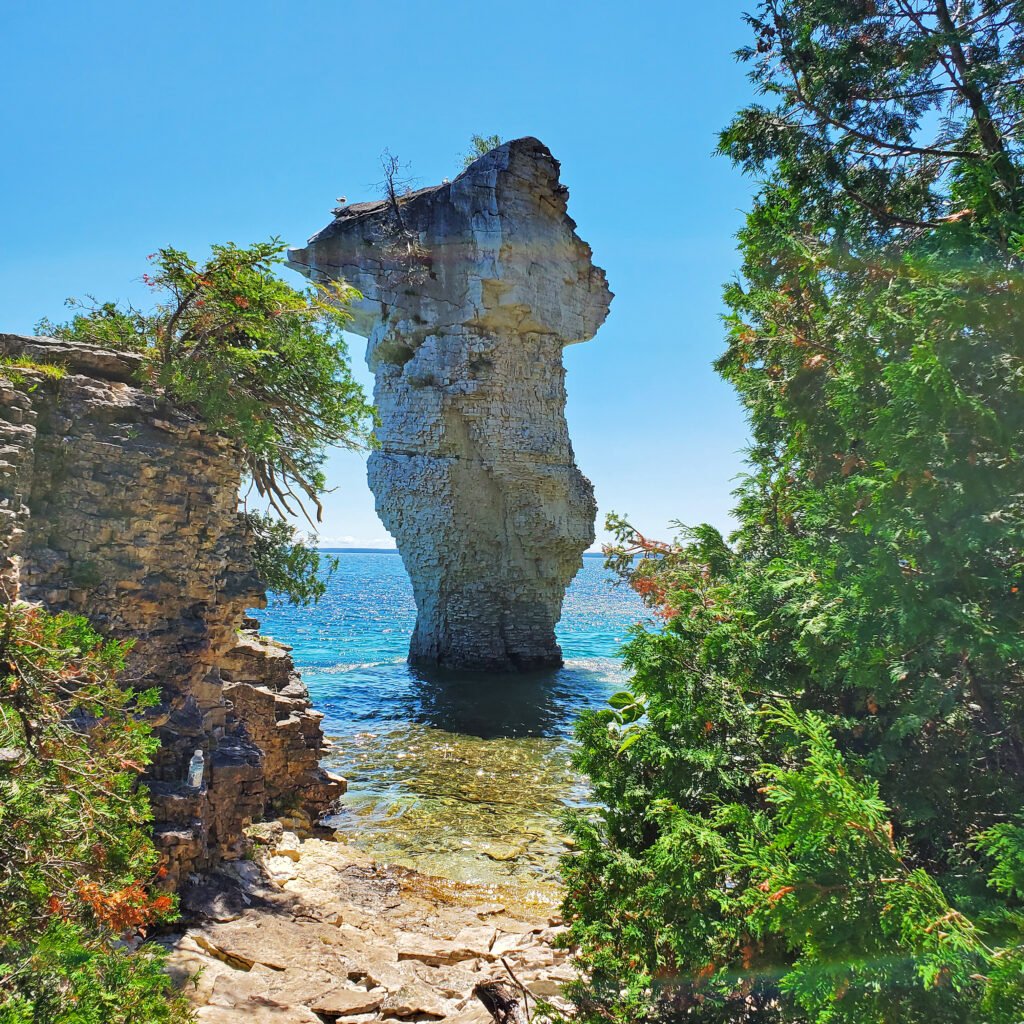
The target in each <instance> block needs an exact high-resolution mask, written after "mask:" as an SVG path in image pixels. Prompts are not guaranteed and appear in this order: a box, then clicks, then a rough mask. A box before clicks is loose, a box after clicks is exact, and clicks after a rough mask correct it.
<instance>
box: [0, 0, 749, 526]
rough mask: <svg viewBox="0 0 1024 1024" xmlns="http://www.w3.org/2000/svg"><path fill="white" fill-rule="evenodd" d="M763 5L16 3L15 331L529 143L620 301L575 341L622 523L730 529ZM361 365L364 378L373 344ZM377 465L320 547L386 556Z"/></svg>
mask: <svg viewBox="0 0 1024 1024" xmlns="http://www.w3.org/2000/svg"><path fill="white" fill-rule="evenodd" d="M751 6H753V0H747V2H745V3H733V2H732V0H719V2H717V3H713V4H704V3H696V2H694V0H682V2H679V0H676V2H665V0H652V2H648V3H644V4H635V5H626V4H622V3H614V4H613V3H605V2H590V3H587V4H583V3H562V4H557V3H551V2H550V0H549V2H546V3H541V2H538V0H520V2H517V3H514V4H494V5H489V4H481V3H479V2H476V3H469V2H465V0H434V2H432V3H429V4H427V3H420V2H413V0H392V2H389V3H380V4H368V3H358V4H357V3H348V2H345V0H335V2H317V0H306V2H304V3H302V4H289V3H284V2H269V0H246V2H244V3H242V2H236V0H230V2H229V0H213V2H210V0H207V2H205V3H198V2H176V3H174V4H170V3H151V4H141V3H138V2H137V0H136V2H124V0H109V2H106V3H103V4H99V3H80V2H74V3H72V2H67V0H50V2H49V3H46V4H42V5H29V4H27V3H17V4H16V3H8V4H5V5H4V8H3V10H2V12H0V94H2V95H3V96H4V98H5V99H4V103H3V107H2V113H0V128H2V138H3V142H4V151H5V153H6V157H5V159H4V160H3V162H2V164H0V224H2V227H3V245H2V247H0V330H6V331H29V330H31V328H32V326H33V324H34V323H35V322H36V321H37V320H38V319H39V318H40V317H41V316H44V315H49V316H51V317H59V316H60V315H61V313H62V302H63V299H64V298H65V296H68V295H78V296H82V295H85V294H86V293H92V294H94V295H96V296H98V297H99V298H101V299H104V300H105V299H108V298H119V299H134V300H136V301H139V302H143V301H144V299H145V296H144V294H143V292H144V289H143V288H142V286H141V285H140V284H139V283H138V277H139V275H140V274H141V273H142V272H143V270H144V269H145V255H146V253H149V252H152V251H153V250H154V249H155V248H157V247H158V246H160V245H166V244H172V245H175V246H177V247H180V248H185V249H188V250H190V251H193V252H194V253H196V254H198V253H200V252H202V251H203V250H204V249H205V247H206V246H207V245H208V244H209V243H210V242H213V241H226V240H232V241H236V242H239V243H247V242H250V241H254V240H256V239H262V238H266V237H268V236H270V235H275V234H276V235H280V236H281V237H282V238H283V239H284V240H286V241H288V242H290V243H292V244H297V243H301V242H302V241H304V240H305V239H306V238H307V237H308V236H309V235H310V234H312V233H313V232H314V231H316V230H318V229H319V228H321V227H322V226H323V225H324V224H325V223H327V221H328V219H329V217H330V209H331V207H332V205H334V199H335V197H336V196H339V195H346V196H347V197H348V198H349V200H350V201H355V200H358V199H362V198H370V197H372V196H374V194H375V193H374V190H373V187H372V183H373V182H376V181H378V180H379V179H380V168H379V155H380V153H381V151H382V150H383V149H384V148H385V147H388V148H390V150H391V151H392V152H394V153H396V154H398V155H399V156H400V157H401V158H402V159H403V160H404V161H409V162H411V164H412V173H413V174H415V175H416V176H417V177H418V179H419V181H420V184H423V185H428V184H433V183H435V182H438V181H440V180H441V179H442V178H444V177H453V176H454V174H455V173H457V171H458V170H459V169H460V165H461V159H460V154H461V153H462V152H464V151H465V149H466V148H467V142H468V139H469V136H470V135H471V134H472V133H474V132H478V133H480V134H483V135H489V134H492V133H497V134H499V135H501V136H502V137H503V138H515V137H518V136H522V135H535V136H537V137H538V138H540V139H541V140H542V141H543V142H545V143H546V144H547V145H548V146H549V147H550V149H551V150H552V152H553V153H554V155H555V156H556V157H557V158H558V159H560V160H561V161H562V180H563V181H564V182H565V183H566V184H567V185H568V187H569V189H570V193H571V195H570V201H569V212H570V214H571V215H572V216H573V217H574V219H575V220H576V221H577V223H578V225H579V232H580V234H581V236H582V237H583V238H585V239H586V240H587V241H588V242H590V243H591V245H592V246H593V249H594V257H595V260H596V262H597V263H598V264H600V265H601V266H603V267H604V268H605V269H606V270H607V272H608V279H609V283H610V285H611V287H612V290H613V291H614V292H615V293H616V298H615V301H614V302H613V304H612V309H611V314H610V316H609V319H608V321H607V323H606V324H605V326H604V327H602V329H601V331H600V332H599V333H598V335H597V337H596V338H595V339H594V340H593V341H591V342H589V343H587V344H584V345H575V346H572V347H570V348H569V349H567V350H566V365H567V367H568V390H569V405H568V416H569V425H570V430H571V433H572V436H573V441H574V445H575V448H576V456H577V462H578V463H579V465H580V467H581V468H582V469H583V471H584V472H585V473H586V474H587V475H588V476H589V477H590V478H591V479H592V480H593V482H594V485H595V488H596V492H597V498H598V503H599V506H600V513H599V515H600V518H601V519H602V520H603V516H604V513H605V512H608V511H611V510H615V511H618V512H622V513H628V514H629V515H630V516H631V518H632V519H633V521H634V522H635V523H636V525H637V526H638V527H640V528H641V529H643V530H644V531H645V532H649V533H651V534H654V535H660V534H664V533H665V532H666V530H667V527H668V523H669V521H670V520H673V519H681V520H684V521H687V522H699V521H702V520H707V521H710V522H713V523H716V524H719V525H723V526H726V525H728V509H729V508H730V506H731V502H732V499H731V495H730V492H731V490H732V488H733V487H734V486H735V483H734V477H735V476H736V474H737V473H738V472H739V471H740V469H741V460H742V455H741V450H742V448H743V446H744V444H745V437H746V429H745V425H744V421H743V416H742V413H741V411H740V409H739V407H738V405H737V403H736V401H735V399H734V397H733V395H732V393H731V391H730V390H729V389H728V388H727V387H726V386H725V385H724V384H722V383H721V382H720V381H718V379H717V378H716V377H715V375H714V373H713V372H712V370H711V367H710V363H711V361H712V359H713V358H714V357H715V356H716V354H717V353H718V352H719V351H720V350H721V348H722V336H723V332H722V327H721V324H720V321H719V317H720V315H721V312H722V304H721V298H720V295H721V285H722V284H723V283H724V282H725V281H726V280H728V279H729V278H730V277H731V276H732V275H733V274H734V273H735V271H736V268H737V267H738V262H739V261H738V257H737V255H736V252H735V239H734V235H735V232H736V230H737V229H738V227H739V226H740V223H741V217H742V211H743V210H744V209H745V208H746V206H747V205H748V202H749V195H750V192H751V187H752V186H751V183H750V182H748V181H745V180H744V179H742V178H741V177H740V175H739V174H738V172H736V171H734V170H733V169H732V168H731V167H730V166H729V164H728V163H727V162H726V161H724V160H722V159H720V158H716V157H714V156H713V155H712V153H713V149H714V145H715V135H716V132H717V131H718V130H719V129H720V128H721V127H723V126H724V124H725V123H726V122H727V121H728V119H729V117H730V115H731V114H732V112H733V111H734V110H735V109H736V108H737V107H738V106H740V105H741V104H743V103H745V102H747V101H748V100H749V99H750V86H749V83H748V82H747V81H746V78H745V76H744V71H743V69H742V68H741V67H739V66H738V65H737V64H736V63H735V62H734V60H733V57H732V53H733V51H734V50H735V49H736V48H737V47H738V46H740V45H742V44H743V43H745V42H746V36H745V32H744V28H743V25H742V22H741V13H742V11H743V10H744V9H747V8H749V7H751ZM295 283H296V284H300V283H302V282H301V279H299V278H297V277H296V278H295ZM352 355H353V358H354V362H355V364H356V369H357V374H358V376H359V377H360V379H361V380H363V381H364V382H365V383H366V384H367V386H369V385H370V383H371V377H370V375H369V373H368V372H367V371H366V370H365V366H364V364H363V362H362V357H363V350H362V342H361V341H360V340H359V339H353V345H352ZM364 473H365V468H364V465H363V462H362V460H361V458H360V457H359V456H356V455H351V454H344V453H339V454H337V455H335V456H332V459H331V462H330V465H329V476H330V479H331V482H332V484H334V485H336V488H337V489H336V491H335V492H334V493H333V494H332V495H330V497H329V499H328V501H327V506H326V507H327V514H326V521H325V523H324V527H323V534H322V536H323V540H324V542H326V543H331V544H342V545H347V544H351V545H355V546H363V545H380V544H390V540H389V538H388V537H387V535H386V533H385V531H384V529H383V527H382V526H381V525H380V523H379V521H378V520H377V518H376V516H375V514H374V511H373V499H372V496H371V495H370V493H369V491H368V489H367V487H366V483H365V475H364Z"/></svg>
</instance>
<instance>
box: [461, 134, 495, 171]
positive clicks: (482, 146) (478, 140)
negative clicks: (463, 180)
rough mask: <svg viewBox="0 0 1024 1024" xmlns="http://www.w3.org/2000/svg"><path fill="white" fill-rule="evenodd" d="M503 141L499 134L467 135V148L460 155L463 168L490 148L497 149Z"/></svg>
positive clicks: (488, 151) (474, 161)
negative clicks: (461, 155)
mask: <svg viewBox="0 0 1024 1024" xmlns="http://www.w3.org/2000/svg"><path fill="white" fill-rule="evenodd" d="M504 141H505V140H504V139H502V137H501V136H500V135H476V134H473V135H471V136H470V137H469V149H468V150H467V151H466V153H465V154H464V155H463V157H462V167H463V170H465V168H467V167H468V166H469V165H470V164H472V163H476V161H477V160H479V159H480V157H482V156H484V155H486V154H487V153H490V151H491V150H492V149H497V147H498V146H500V145H501V144H502V142H504Z"/></svg>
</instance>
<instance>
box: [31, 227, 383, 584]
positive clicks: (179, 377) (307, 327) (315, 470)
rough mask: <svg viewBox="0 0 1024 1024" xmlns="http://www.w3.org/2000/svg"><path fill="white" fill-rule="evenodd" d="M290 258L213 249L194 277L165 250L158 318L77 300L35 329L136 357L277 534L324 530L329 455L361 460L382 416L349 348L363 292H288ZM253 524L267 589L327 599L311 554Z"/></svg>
mask: <svg viewBox="0 0 1024 1024" xmlns="http://www.w3.org/2000/svg"><path fill="white" fill-rule="evenodd" d="M283 251H284V246H283V245H282V244H281V243H280V242H279V241H278V240H277V239H271V240H270V241H268V242H259V243H256V244H254V245H251V246H249V247H248V248H241V247H239V246H236V245H233V244H230V243H229V244H227V245H215V246H213V247H212V254H211V257H210V259H208V260H207V261H206V262H205V263H202V264H200V263H197V262H196V261H195V260H194V259H192V257H190V256H189V255H188V254H187V253H185V252H182V251H180V250H178V249H171V248H166V249H160V250H159V251H158V252H156V253H153V254H152V255H151V256H150V261H151V263H152V272H151V273H147V274H144V275H143V277H142V279H143V281H144V282H145V283H146V284H147V285H148V286H149V287H150V288H152V289H153V291H154V293H155V295H156V296H157V301H156V304H155V306H154V308H153V309H152V310H151V311H150V312H143V311H141V310H138V309H136V308H134V307H132V306H119V305H117V304H116V303H97V302H95V301H92V300H90V302H88V303H80V302H78V301H76V300H74V299H69V300H68V304H69V305H70V306H71V307H72V308H73V309H75V310H76V312H75V314H74V316H73V317H72V318H71V320H70V321H68V322H66V323H63V324H54V323H51V322H50V321H47V320H43V321H42V322H40V323H39V324H38V325H37V328H36V329H37V331H39V332H40V333H44V334H49V335H53V336H54V337H58V338H63V339H65V340H71V341H85V342H89V343H91V344H95V345H101V346H104V347H106V348H115V349H129V350H132V351H136V352H140V353H142V354H143V355H144V356H145V357H146V361H145V370H144V374H145V382H146V383H147V385H148V386H151V387H153V388H154V389H155V390H156V391H157V392H158V393H160V394H161V395H163V396H165V397H166V398H167V399H168V400H170V401H172V402H174V403H175V404H177V405H179V406H181V407H184V408H186V409H189V410H191V411H193V412H194V413H195V414H197V415H198V416H199V417H201V418H202V419H203V420H204V421H205V422H206V424H207V425H208V426H209V427H210V428H211V429H212V430H215V431H218V432H220V433H222V434H224V435H225V436H227V437H229V438H230V439H231V440H232V441H233V442H234V443H235V445H236V448H237V450H238V453H239V457H240V458H241V460H242V462H243V464H244V467H245V471H246V474H247V477H248V479H249V480H250V481H251V482H252V484H253V486H254V487H255V489H256V491H257V492H258V494H259V496H260V498H261V499H262V500H263V501H264V502H265V503H266V505H267V507H268V508H269V509H270V510H271V511H272V512H273V514H274V516H276V517H277V518H278V519H279V520H280V521H281V523H282V524H284V523H286V522H287V521H288V520H289V519H290V518H291V517H294V516H296V515H297V514H299V513H300V512H301V513H304V514H306V517H307V519H310V521H311V522H312V520H311V517H310V516H309V514H308V512H307V506H312V507H313V508H315V510H316V518H317V520H318V521H319V519H320V518H321V515H322V506H321V496H322V494H323V492H324V491H325V489H326V480H325V477H324V473H323V469H322V466H323V463H324V460H325V459H326V457H327V452H328V449H329V448H330V447H332V446H341V447H346V448H352V449H356V448H361V447H365V446H366V445H367V444H369V443H370V437H371V435H370V430H371V428H372V425H373V417H374V413H373V409H372V408H371V407H370V406H369V405H367V403H366V400H365V397H364V395H363V392H362V389H361V388H360V386H359V385H358V384H357V383H356V381H355V380H354V379H353V377H352V374H351V370H350V368H349V363H348V351H347V348H346V346H345V342H344V338H343V336H342V330H343V328H344V326H345V324H346V323H347V322H348V320H349V314H348V313H347V311H346V309H347V306H348V303H349V302H350V301H351V300H352V299H353V298H354V297H357V295H358V293H356V292H355V291H354V290H353V289H350V288H348V287H347V286H344V285H340V284H330V285H323V286H319V287H318V288H315V289H309V290H306V291H298V290H296V289H294V288H292V287H291V286H290V285H288V284H286V283H285V282H284V281H282V280H281V279H280V278H278V277H277V276H276V275H275V273H274V269H275V267H276V266H278V265H279V264H280V263H281V262H282V256H281V254H282V252H283ZM246 522H247V523H248V524H249V525H250V526H251V527H253V528H254V533H253V544H254V547H255V548H256V552H257V557H258V559H259V561H260V565H261V567H262V568H263V569H264V570H265V573H266V575H265V577H264V578H265V582H266V583H267V584H269V585H272V586H274V587H275V588H277V587H279V588H281V589H282V590H283V592H285V593H286V594H287V595H288V596H289V597H290V598H294V597H296V596H300V595H301V597H302V600H307V599H314V600H315V599H316V598H317V597H318V596H319V595H320V594H321V593H322V587H323V581H322V579H321V578H320V577H319V576H318V575H317V569H318V568H319V566H320V560H319V559H318V557H317V556H316V553H315V551H312V550H311V549H309V548H307V547H306V546H304V545H302V544H300V543H298V542H297V541H295V539H294V535H293V532H292V531H290V530H289V529H286V528H285V527H284V526H283V525H282V527H280V528H277V529H275V530H273V531H272V534H268V532H267V531H268V529H270V524H269V520H268V519H267V518H266V517H265V516H263V515H252V516H247V517H246ZM286 534H287V536H286ZM271 535H272V538H273V540H272V543H268V537H270V536H271ZM271 555H273V556H275V557H274V560H273V561H270V556H271Z"/></svg>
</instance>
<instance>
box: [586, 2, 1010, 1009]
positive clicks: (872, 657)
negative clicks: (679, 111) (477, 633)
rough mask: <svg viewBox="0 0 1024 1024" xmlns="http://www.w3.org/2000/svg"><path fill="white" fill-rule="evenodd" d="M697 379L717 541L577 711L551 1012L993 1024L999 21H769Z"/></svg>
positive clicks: (1004, 77) (821, 11)
mask: <svg viewBox="0 0 1024 1024" xmlns="http://www.w3.org/2000/svg"><path fill="white" fill-rule="evenodd" d="M750 26H751V28H752V30H753V34H754V41H753V44H752V45H751V46H750V47H749V48H748V49H745V50H744V51H742V52H741V55H740V56H741V57H742V59H744V60H746V61H747V62H748V63H749V64H750V66H751V68H752V76H751V77H752V79H753V80H754V82H755V84H756V85H757V87H758V88H759V89H760V90H761V92H762V93H763V95H764V97H765V101H764V103H763V104H760V103H759V104H756V105H752V106H750V107H748V108H747V109H746V110H744V111H742V112H741V113H740V114H739V115H738V116H737V118H736V119H735V120H734V122H733V123H732V124H731V125H730V126H729V128H728V129H727V130H726V131H725V133H724V134H723V136H722V149H723V152H725V153H726V154H727V155H728V156H730V157H731V158H732V159H733V160H734V161H735V162H736V163H738V164H739V165H740V166H742V167H743V168H745V169H746V170H748V171H749V172H750V173H752V174H756V175H758V177H759V178H760V179H761V181H762V185H761V187H760V190H759V192H758V193H757V196H756V198H755V201H754V206H753V209H752V211H751V213H750V214H749V215H748V218H747V222H746V226H745V227H744V229H743V231H742V232H741V234H740V245H741V253H742V256H743V275H742V279H741V280H740V281H738V282H736V283H734V284H732V285H730V287H729V288H728V289H727V291H726V300H727V304H728V307H729V316H728V320H727V323H728V329H729V346H728V349H727V351H726V353H725V354H724V355H723V356H722V357H721V359H720V360H719V361H718V363H717V368H718V370H719V372H720V373H721V375H722V376H723V377H724V378H725V379H727V380H728V381H729V382H730V383H731V384H732V385H733V386H734V387H735V388H736V391H737V393H738V395H739V397H740V399H741V401H742V402H743V403H744V406H745V407H746V409H747V412H748V415H749V418H750V425H751V433H752V446H751V449H750V454H749V465H750V468H749V474H748V476H747V477H746V479H745V480H744V482H743V483H742V485H741V487H740V489H739V491H738V504H737V508H736V517H737V520H738V524H739V525H738V529H737V531H736V533H735V534H734V536H733V537H732V539H731V541H730V542H728V543H727V542H726V541H725V540H724V539H723V538H722V537H721V536H720V535H719V534H718V533H717V531H715V530H714V529H712V528H711V527H707V526H705V527H701V528H699V529H697V530H693V531H688V532H685V533H684V534H683V536H682V537H681V538H680V539H679V540H678V541H677V542H675V543H670V544H657V543H653V542H651V541H649V540H647V539H646V538H644V537H642V536H640V535H639V534H638V533H637V532H636V531H635V530H633V529H632V528H631V527H630V526H629V524H628V523H627V522H624V521H622V520H613V522H612V524H611V525H612V527H613V528H614V529H615V530H616V531H617V532H618V537H619V546H618V550H617V554H615V555H614V557H613V561H614V562H615V564H616V565H617V566H618V568H619V569H620V570H621V571H622V573H623V575H624V576H625V578H626V579H627V580H628V581H629V582H630V583H631V584H632V585H633V587H634V588H635V589H636V590H637V591H638V592H639V593H640V594H641V595H642V596H643V597H644V599H645V600H646V601H647V602H648V603H649V605H650V606H651V608H652V611H653V612H654V613H655V614H656V615H657V616H658V619H659V622H658V628H650V627H648V628H638V629H636V630H635V631H634V633H633V636H632V638H631V640H630V641H629V643H628V645H627V648H626V661H627V664H628V665H629V666H630V668H631V669H632V670H633V673H634V674H633V679H632V682H631V685H630V690H629V692H627V693H624V694H623V695H621V696H620V697H617V698H616V702H615V705H614V706H612V707H609V708H607V709H606V710H604V711H601V712H597V713H591V714H588V715H585V716H584V717H583V720H582V722H581V725H580V730H579V739H580V750H579V754H578V764H579V766H580V767H581V768H582V769H583V770H585V771H586V772H587V773H588V774H589V775H590V777H591V779H592V780H593V784H594V789H595V793H596V797H597V801H598V809H597V810H595V811H593V812H586V811H583V812H579V813H577V814H576V815H575V816H574V818H573V821H572V833H573V836H574V838H575V840H576V843H577V853H576V854H575V855H574V856H571V857H570V858H568V860H567V863H566V880H567V887H568V896H567V900H566V916H567V919H569V920H570V921H571V929H570V940H571V941H572V942H573V943H575V944H576V945H577V946H578V948H579V951H580V963H581V966H582V967H583V968H584V969H585V978H586V980H585V981H582V982H580V983H578V984H576V985H575V986H574V991H573V995H574V999H575V1002H576V1005H577V1009H578V1018H579V1019H580V1020H582V1021H586V1022H588V1024H591V1022H593V1024H597V1022H598V1021H601V1022H619V1024H626V1022H629V1024H634V1022H643V1021H650V1022H654V1021H658V1022H680V1024H682V1022H687V1024H689V1022H695V1024H696V1022H701V1024H703V1022H708V1024H711V1022H714V1024H736V1022H747V1024H894V1022H897V1021H898V1022H900V1024H908V1022H920V1024H943V1022H946V1024H1019V1022H1020V1021H1021V1020H1024V898H1022V897H1024V892H1022V886H1024V869H1022V866H1024V818H1022V812H1024V736H1022V730H1024V630H1022V626H1024V616H1022V611H1024V604H1022V600H1024V595H1022V592H1021V591H1022V587H1024V583H1022V574H1024V459H1022V454H1024V400H1022V399H1024V393H1022V391H1024V389H1022V381H1024V218H1022V214H1024V187H1022V181H1024V179H1022V174H1024V132H1022V127H1021V126H1022V125H1024V91H1022V86H1021V80H1022V72H1024V47H1022V45H1021V40H1022V39H1024V5H1021V4H1019V3H980V2H966V3H960V4H956V5H955V6H954V5H947V4H946V3H944V2H941V0H939V2H932V0H906V2H904V0H900V2H889V0H872V2H870V3H865V2H863V0H839V2H835V0H830V2H828V3H824V2H819V0H768V2H765V3H762V4H760V5H759V8H758V13H757V14H756V15H755V16H753V17H751V18H750Z"/></svg>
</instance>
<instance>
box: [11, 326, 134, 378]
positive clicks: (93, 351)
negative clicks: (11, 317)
mask: <svg viewBox="0 0 1024 1024" xmlns="http://www.w3.org/2000/svg"><path fill="white" fill-rule="evenodd" d="M0 353H3V354H5V355H8V356H13V357H15V358H17V357H18V356H23V357H24V358H26V359H32V360H34V361H37V362H41V363H56V364H58V365H61V366H66V367H67V368H68V369H69V370H72V371H74V372H76V373H82V374H85V375H86V376H89V377H98V378H100V379H101V380H112V381H120V382H122V383H125V384H135V383H138V375H139V371H140V370H141V368H142V364H143V362H144V360H143V358H142V356H140V355H138V354H137V353H135V352H115V351H113V350H112V349H106V348H100V347H99V346H96V345H85V344H82V343H80V342H73V341H60V340H59V339H57V338H43V337H35V336H33V335H27V334H0Z"/></svg>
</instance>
